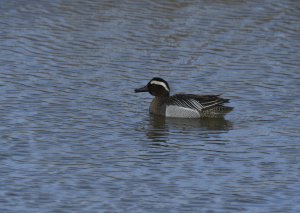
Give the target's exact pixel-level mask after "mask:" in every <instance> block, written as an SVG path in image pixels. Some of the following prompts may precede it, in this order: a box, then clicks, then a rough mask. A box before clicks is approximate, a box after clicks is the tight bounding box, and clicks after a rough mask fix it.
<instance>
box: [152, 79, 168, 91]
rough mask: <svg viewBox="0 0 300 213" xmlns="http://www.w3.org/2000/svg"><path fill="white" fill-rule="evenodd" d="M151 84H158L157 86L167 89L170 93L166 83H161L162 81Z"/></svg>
mask: <svg viewBox="0 0 300 213" xmlns="http://www.w3.org/2000/svg"><path fill="white" fill-rule="evenodd" d="M150 84H156V85H160V86H163V87H164V88H165V90H167V91H168V92H170V90H169V88H168V86H167V85H166V84H165V83H164V82H161V81H155V80H154V81H151V82H150Z"/></svg>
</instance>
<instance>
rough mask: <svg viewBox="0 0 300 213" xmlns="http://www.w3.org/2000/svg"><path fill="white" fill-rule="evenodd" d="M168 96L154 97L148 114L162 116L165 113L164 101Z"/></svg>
mask: <svg viewBox="0 0 300 213" xmlns="http://www.w3.org/2000/svg"><path fill="white" fill-rule="evenodd" d="M168 97H169V95H168V96H155V97H154V98H153V100H152V102H151V104H150V108H149V111H150V113H153V114H156V115H164V113H165V111H166V104H165V102H166V99H167V98H168Z"/></svg>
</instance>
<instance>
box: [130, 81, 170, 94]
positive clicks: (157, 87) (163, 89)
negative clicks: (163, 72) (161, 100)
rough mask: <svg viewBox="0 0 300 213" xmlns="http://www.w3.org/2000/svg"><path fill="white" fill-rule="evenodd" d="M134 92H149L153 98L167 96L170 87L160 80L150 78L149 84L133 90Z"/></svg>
mask: <svg viewBox="0 0 300 213" xmlns="http://www.w3.org/2000/svg"><path fill="white" fill-rule="evenodd" d="M134 91H135V92H149V93H150V94H151V95H153V96H169V95H170V87H169V85H168V83H167V82H166V81H165V80H164V79H162V78H158V77H155V78H152V80H151V81H149V83H148V84H147V85H146V86H144V87H141V88H138V89H135V90H134Z"/></svg>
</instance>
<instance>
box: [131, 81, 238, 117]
mask: <svg viewBox="0 0 300 213" xmlns="http://www.w3.org/2000/svg"><path fill="white" fill-rule="evenodd" d="M134 91H135V92H136V93H140V92H149V93H150V94H151V95H153V96H154V98H153V100H152V102H151V104H150V107H149V112H150V113H151V114H154V115H159V116H164V117H170V118H223V117H224V116H225V115H226V114H227V113H229V112H231V111H232V110H233V107H229V106H224V104H225V103H228V102H229V99H225V98H221V97H220V96H221V95H194V94H181V93H180V94H175V95H173V96H170V87H169V84H168V82H167V81H165V80H164V79H162V78H160V77H154V78H152V79H151V80H150V81H149V82H148V84H146V85H145V86H143V87H141V88H137V89H135V90H134Z"/></svg>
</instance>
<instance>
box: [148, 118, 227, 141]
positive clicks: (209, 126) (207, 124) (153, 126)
mask: <svg viewBox="0 0 300 213" xmlns="http://www.w3.org/2000/svg"><path fill="white" fill-rule="evenodd" d="M232 128H233V125H232V123H231V122H230V121H228V120H226V119H224V118H203V119H182V118H165V117H162V116H157V115H150V118H149V128H148V131H147V137H148V138H149V139H151V140H153V141H156V142H163V141H166V140H167V139H168V137H169V134H170V133H171V132H172V131H173V130H174V131H176V132H178V131H182V133H183V134H191V132H192V131H194V130H196V129H197V130H200V131H203V132H204V133H215V134H218V133H224V131H229V130H231V129H232Z"/></svg>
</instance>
